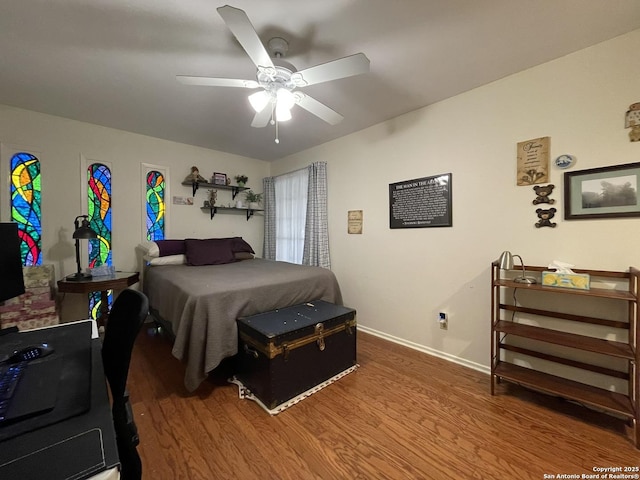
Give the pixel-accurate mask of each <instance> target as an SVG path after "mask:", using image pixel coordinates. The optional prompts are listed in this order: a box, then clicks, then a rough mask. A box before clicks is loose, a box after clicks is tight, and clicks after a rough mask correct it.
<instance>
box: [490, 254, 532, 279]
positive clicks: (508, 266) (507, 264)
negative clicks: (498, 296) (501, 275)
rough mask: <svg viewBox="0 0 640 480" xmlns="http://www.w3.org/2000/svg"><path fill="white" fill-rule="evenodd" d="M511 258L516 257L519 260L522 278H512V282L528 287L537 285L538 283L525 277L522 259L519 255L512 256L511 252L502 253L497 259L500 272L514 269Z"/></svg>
mask: <svg viewBox="0 0 640 480" xmlns="http://www.w3.org/2000/svg"><path fill="white" fill-rule="evenodd" d="M513 257H517V258H519V259H520V265H521V267H522V276H520V277H516V278H514V279H513V281H514V282H516V283H526V284H529V285H531V284H533V283H538V281H537V280H536V279H535V278H534V277H528V276H527V275H526V271H525V269H524V261H523V260H522V257H521V256H520V255H512V254H511V252H509V251H504V252H502V254H501V255H500V258H499V259H498V263H499V268H500V270H513V269H514V268H513V267H514V265H513Z"/></svg>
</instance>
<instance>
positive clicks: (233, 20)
mask: <svg viewBox="0 0 640 480" xmlns="http://www.w3.org/2000/svg"><path fill="white" fill-rule="evenodd" d="M217 10H218V13H219V14H220V16H221V17H222V19H223V20H224V21H225V23H226V24H227V27H229V30H231V33H233V35H234V36H235V37H236V39H237V40H238V42H240V45H242V48H244V50H245V51H246V52H247V54H248V55H249V57H250V58H251V61H252V62H253V63H254V64H255V66H256V67H257V72H256V80H242V79H235V78H215V77H194V76H188V75H177V76H176V78H177V79H178V81H179V82H181V83H184V84H186V85H202V86H214V87H237V88H248V89H260V90H259V91H258V92H255V93H253V94H251V95H249V102H250V104H251V106H252V107H253V109H254V110H255V111H256V114H255V116H254V118H253V121H252V122H251V126H252V127H266V126H267V125H268V124H272V125H275V126H276V140H275V141H276V143H279V140H278V134H277V128H278V122H284V121H287V120H289V119H291V109H292V108H293V107H294V105H298V106H300V107H302V108H304V109H305V110H307V111H308V112H310V113H312V114H313V115H315V116H317V117H319V118H320V119H322V120H324V121H325V122H327V123H329V124H331V125H335V124H337V123H339V122H340V121H342V119H343V118H344V117H343V116H342V115H340V114H339V113H338V112H336V111H334V110H332V109H331V108H329V107H327V106H326V105H324V104H323V103H321V102H319V101H318V100H316V99H314V98H313V97H310V96H309V95H306V94H304V93H302V92H301V91H299V90H296V89H297V88H301V87H306V86H307V85H315V84H318V83H322V82H328V81H331V80H337V79H339V78H345V77H350V76H353V75H360V74H362V73H367V72H368V71H369V59H368V58H367V57H366V56H365V55H364V54H363V53H356V54H355V55H350V56H348V57H343V58H339V59H337V60H333V61H331V62H327V63H323V64H320V65H316V66H314V67H310V68H306V69H304V70H300V71H296V69H295V68H294V67H293V66H292V65H290V64H289V63H287V62H283V61H282V60H281V58H282V57H283V56H284V55H285V53H286V52H287V49H288V44H287V42H286V40H284V39H283V38H279V37H276V38H272V39H271V40H269V42H268V47H269V49H270V50H271V52H272V53H273V57H274V59H272V58H271V57H270V56H269V53H268V51H267V49H266V48H265V47H264V45H263V44H262V42H261V41H260V38H259V37H258V34H257V33H256V30H255V28H254V27H253V25H252V24H251V21H250V20H249V17H248V16H247V14H246V13H245V12H244V11H243V10H240V9H239V8H234V7H231V6H229V5H225V6H223V7H219V8H218V9H217ZM274 60H275V62H274Z"/></svg>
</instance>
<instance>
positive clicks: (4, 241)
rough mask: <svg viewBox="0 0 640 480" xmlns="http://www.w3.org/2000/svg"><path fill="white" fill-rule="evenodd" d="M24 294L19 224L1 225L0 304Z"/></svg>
mask: <svg viewBox="0 0 640 480" xmlns="http://www.w3.org/2000/svg"><path fill="white" fill-rule="evenodd" d="M23 293H24V277H23V276H22V257H21V255H20V238H19V237H18V224H16V223H0V304H1V303H2V302H4V301H5V300H9V299H10V298H13V297H17V296H18V295H22V294H23Z"/></svg>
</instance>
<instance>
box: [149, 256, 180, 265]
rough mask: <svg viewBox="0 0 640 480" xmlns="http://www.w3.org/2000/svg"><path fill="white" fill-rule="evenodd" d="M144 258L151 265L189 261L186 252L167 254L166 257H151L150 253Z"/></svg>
mask: <svg viewBox="0 0 640 480" xmlns="http://www.w3.org/2000/svg"><path fill="white" fill-rule="evenodd" d="M144 259H145V260H146V261H147V262H149V265H153V266H156V265H182V264H184V263H187V256H186V255H184V254H180V255H165V256H164V257H151V256H149V255H145V256H144Z"/></svg>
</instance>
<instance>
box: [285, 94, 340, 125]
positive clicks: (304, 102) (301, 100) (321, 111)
mask: <svg viewBox="0 0 640 480" xmlns="http://www.w3.org/2000/svg"><path fill="white" fill-rule="evenodd" d="M297 96H298V97H297V98H298V99H297V102H296V103H297V104H298V105H300V106H301V107H302V108H304V109H305V110H306V111H308V112H310V113H313V114H314V115H315V116H316V117H318V118H321V119H322V120H324V121H325V122H327V123H328V124H330V125H336V124H338V123H340V122H341V121H342V119H343V118H344V117H343V116H342V115H340V114H339V113H338V112H336V111H334V110H331V109H330V108H329V107H327V106H326V105H325V104H324V103H320V102H319V101H318V100H316V99H315V98H313V97H310V96H309V95H305V94H301V93H300V92H297Z"/></svg>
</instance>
